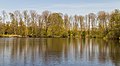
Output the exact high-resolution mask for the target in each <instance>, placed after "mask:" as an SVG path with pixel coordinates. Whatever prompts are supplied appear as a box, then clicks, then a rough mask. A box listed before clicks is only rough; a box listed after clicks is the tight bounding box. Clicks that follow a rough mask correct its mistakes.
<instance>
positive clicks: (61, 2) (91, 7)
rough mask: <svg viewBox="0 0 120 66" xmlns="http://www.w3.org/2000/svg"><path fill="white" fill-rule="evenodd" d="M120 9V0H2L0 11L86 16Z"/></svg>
mask: <svg viewBox="0 0 120 66" xmlns="http://www.w3.org/2000/svg"><path fill="white" fill-rule="evenodd" d="M114 9H120V0H0V11H2V10H5V11H15V10H21V11H22V10H36V11H38V12H42V11H44V10H49V11H52V12H61V13H67V14H70V15H74V14H79V15H85V14H88V13H91V12H93V13H97V12H98V11H103V10H104V11H106V12H111V11H112V10H114Z"/></svg>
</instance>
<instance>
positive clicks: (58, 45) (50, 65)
mask: <svg viewBox="0 0 120 66" xmlns="http://www.w3.org/2000/svg"><path fill="white" fill-rule="evenodd" d="M0 66H120V43H119V41H104V40H101V39H65V38H47V39H46V38H0Z"/></svg>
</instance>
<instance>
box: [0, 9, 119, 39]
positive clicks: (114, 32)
mask: <svg viewBox="0 0 120 66" xmlns="http://www.w3.org/2000/svg"><path fill="white" fill-rule="evenodd" d="M2 35H21V36H22V37H82V38H85V37H93V38H96V37H98V38H109V39H119V37H120V10H119V9H115V10H114V11H112V12H111V13H108V12H105V11H99V12H98V13H97V14H95V13H89V14H87V15H85V16H83V15H74V16H69V15H68V14H62V13H54V12H50V11H44V12H42V13H41V14H39V13H37V12H36V11H35V10H30V11H27V10H25V11H23V12H20V11H18V10H16V11H14V12H10V13H7V12H6V11H2V13H1V16H0V36H2Z"/></svg>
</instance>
